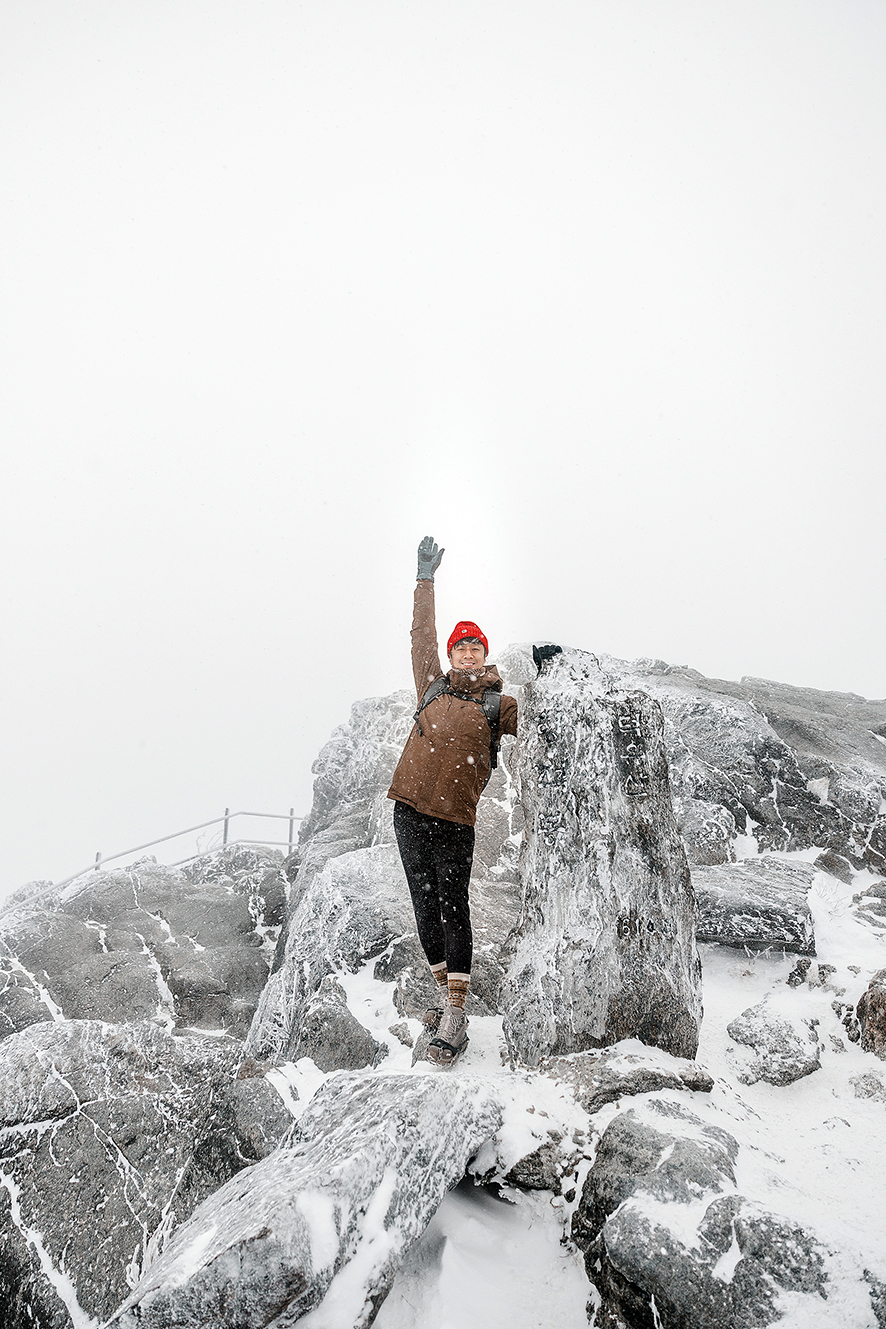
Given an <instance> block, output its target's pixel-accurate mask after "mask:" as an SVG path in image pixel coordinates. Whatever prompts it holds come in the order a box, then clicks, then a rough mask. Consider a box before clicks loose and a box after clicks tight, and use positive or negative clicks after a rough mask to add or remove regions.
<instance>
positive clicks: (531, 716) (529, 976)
mask: <svg viewBox="0 0 886 1329" xmlns="http://www.w3.org/2000/svg"><path fill="white" fill-rule="evenodd" d="M662 728H663V726H662V717H661V711H660V709H659V707H658V706H657V705H656V703H655V702H653V701H652V700H651V699H650V698H649V697H647V696H645V695H644V694H643V693H638V692H634V693H629V692H622V691H620V690H613V689H611V688H610V687H609V686H608V681H607V680H606V678H605V677H604V676H603V675H602V674H601V673H600V670H599V668H598V666H597V662H596V660H595V658H594V657H593V656H589V655H586V654H584V653H583V652H578V651H569V652H565V653H563V654H561V655H558V656H556V657H555V659H553V660H552V661H551V662H550V663H549V664H547V665H546V666H545V668H544V671H543V672H542V673H541V675H540V676H539V677H538V679H537V680H536V681H535V682H530V683H529V684H528V685H527V686H526V688H525V690H524V704H523V712H522V716H521V722H520V733H521V737H520V743H519V746H518V771H519V781H520V794H521V800H522V804H523V810H524V814H525V819H526V824H525V829H524V833H523V836H524V839H523V851H522V855H521V875H522V880H523V896H524V907H523V916H522V918H521V921H520V923H519V925H518V927H517V928H516V930H515V933H514V936H513V938H512V939H511V942H510V943H509V948H510V951H511V955H512V958H511V960H510V964H509V967H508V973H507V977H506V980H505V985H504V990H503V995H502V1002H503V1006H504V1012H505V1026H504V1027H505V1036H506V1038H507V1041H508V1045H509V1047H510V1049H511V1052H512V1054H513V1055H514V1056H516V1057H517V1058H519V1059H520V1060H521V1061H523V1062H525V1063H527V1064H528V1065H537V1064H538V1062H539V1061H540V1060H541V1059H542V1058H543V1057H547V1056H552V1055H558V1054H563V1053H570V1052H578V1051H583V1050H586V1049H588V1048H592V1047H600V1046H603V1045H606V1044H610V1043H615V1042H618V1041H619V1040H620V1039H623V1038H639V1039H641V1040H642V1041H643V1042H644V1043H648V1044H651V1045H654V1046H658V1047H662V1048H664V1049H665V1050H666V1051H668V1052H671V1053H673V1054H674V1055H677V1056H688V1057H692V1056H694V1054H695V1050H696V1048H697V1046H698V1031H699V1025H700V1021H701V964H700V962H699V959H698V954H697V951H696V947H695V925H696V905H695V897H694V895H693V892H692V883H691V880H690V876H689V869H688V866H687V862H686V855H685V852H684V849H683V844H682V842H681V840H680V836H679V833H678V831H677V825H676V822H675V819H674V813H673V808H672V806H671V798H670V789H669V785H668V770H667V758H666V754H665V749H664V743H663V736H662Z"/></svg>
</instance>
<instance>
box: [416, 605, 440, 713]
mask: <svg viewBox="0 0 886 1329" xmlns="http://www.w3.org/2000/svg"><path fill="white" fill-rule="evenodd" d="M412 673H413V676H414V678H415V691H416V693H417V696H418V700H419V701H421V699H422V697H423V696H424V695H425V692H426V691H427V688H428V684H429V683H433V681H434V679H435V678H439V677H440V675H441V674H442V673H443V670H442V669H441V668H440V650H439V647H438V646H437V624H436V620H435V615H434V583H433V582H432V581H417V582H416V583H415V601H414V605H413V610H412Z"/></svg>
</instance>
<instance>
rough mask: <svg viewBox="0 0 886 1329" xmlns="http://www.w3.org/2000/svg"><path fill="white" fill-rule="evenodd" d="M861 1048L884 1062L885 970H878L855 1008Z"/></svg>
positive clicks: (885, 1031)
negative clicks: (859, 1029)
mask: <svg viewBox="0 0 886 1329" xmlns="http://www.w3.org/2000/svg"><path fill="white" fill-rule="evenodd" d="M855 1014H856V1016H857V1017H858V1023H859V1025H860V1028H861V1039H860V1042H861V1046H862V1047H863V1048H864V1050H865V1052H873V1053H874V1055H875V1056H877V1057H879V1058H880V1060H881V1061H886V969H879V970H878V971H877V972H876V973H875V974H874V976H873V978H872V979H871V981H870V983H869V984H868V987H867V990H866V991H865V992H864V993H863V994H862V996H861V998H860V1000H859V1002H858V1005H857V1006H856V1008H855Z"/></svg>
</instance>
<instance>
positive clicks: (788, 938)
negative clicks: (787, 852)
mask: <svg viewBox="0 0 886 1329" xmlns="http://www.w3.org/2000/svg"><path fill="white" fill-rule="evenodd" d="M815 877H816V870H815V867H814V866H813V865H812V864H811V863H804V862H792V863H788V862H785V860H784V859H779V858H775V857H773V856H772V855H769V854H762V855H761V856H760V857H759V858H745V859H741V860H740V861H739V862H737V863H724V864H721V865H718V866H714V867H694V868H693V869H692V885H693V886H694V888H695V897H696V899H697V900H698V931H697V934H696V935H697V938H698V940H699V941H707V942H719V944H720V945H721V946H735V947H738V948H742V949H743V948H744V947H747V949H748V950H753V951H764V950H769V949H770V948H771V949H774V950H780V951H792V952H793V953H795V954H797V955H814V954H815V928H814V924H813V919H812V910H811V909H810V908H809V900H808V897H809V890H810V888H811V886H812V884H813V882H814V881H815Z"/></svg>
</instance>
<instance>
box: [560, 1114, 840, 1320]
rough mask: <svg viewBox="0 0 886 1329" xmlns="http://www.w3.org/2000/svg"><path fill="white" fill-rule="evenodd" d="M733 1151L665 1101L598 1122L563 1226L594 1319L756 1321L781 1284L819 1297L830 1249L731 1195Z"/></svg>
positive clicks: (771, 1309) (771, 1305)
mask: <svg viewBox="0 0 886 1329" xmlns="http://www.w3.org/2000/svg"><path fill="white" fill-rule="evenodd" d="M737 1154H738V1146H737V1144H736V1141H735V1140H734V1139H733V1138H732V1136H730V1135H729V1134H728V1133H727V1132H726V1131H722V1130H720V1129H718V1128H717V1127H714V1126H709V1125H707V1124H706V1123H704V1122H703V1121H701V1120H700V1119H699V1118H698V1117H696V1116H695V1115H694V1114H693V1113H691V1112H689V1111H688V1110H687V1109H684V1108H681V1107H680V1106H678V1105H677V1104H674V1103H667V1102H657V1101H656V1100H652V1101H651V1102H650V1103H648V1104H647V1105H646V1107H645V1108H644V1109H643V1111H642V1112H639V1111H637V1110H636V1109H631V1110H630V1111H628V1112H625V1113H623V1114H622V1115H621V1116H619V1117H616V1118H615V1120H614V1121H613V1122H612V1123H611V1124H610V1126H609V1127H608V1128H607V1129H606V1131H605V1132H604V1134H603V1138H602V1139H601V1141H600V1145H599V1148H598V1150H597V1155H596V1160H595V1162H594V1165H593V1167H592V1169H591V1171H590V1173H589V1175H588V1178H587V1181H586V1183H585V1186H584V1189H583V1192H582V1197H581V1200H580V1203H579V1205H578V1207H577V1209H576V1212H575V1215H574V1219H573V1229H572V1231H573V1238H574V1240H575V1241H576V1243H577V1244H578V1245H579V1247H580V1248H581V1249H582V1250H583V1251H584V1252H585V1264H586V1268H587V1271H588V1277H589V1278H590V1279H591V1282H592V1283H593V1284H594V1285H595V1286H596V1288H597V1290H598V1292H599V1294H600V1297H601V1300H602V1306H601V1308H600V1311H599V1313H598V1316H597V1320H596V1323H597V1324H598V1325H600V1326H601V1329H602V1327H605V1329H616V1326H624V1327H626V1329H651V1326H652V1325H653V1324H659V1325H662V1326H666V1327H667V1329H752V1327H753V1329H760V1326H764V1325H768V1324H772V1323H774V1322H776V1321H777V1320H779V1319H780V1318H781V1315H782V1308H781V1307H780V1306H779V1296H780V1294H781V1293H782V1292H790V1293H793V1294H795V1296H797V1297H803V1296H806V1297H809V1298H811V1299H812V1302H811V1305H812V1306H817V1305H818V1304H819V1299H820V1298H825V1297H826V1296H827V1291H828V1277H827V1273H826V1258H827V1257H828V1255H829V1254H830V1252H828V1251H827V1250H826V1249H825V1248H824V1247H823V1246H821V1244H820V1243H819V1242H818V1241H817V1240H816V1239H815V1238H814V1237H813V1236H812V1235H811V1234H810V1233H808V1232H807V1231H805V1230H804V1229H803V1228H802V1227H800V1226H799V1225H798V1224H796V1223H792V1222H790V1221H789V1220H787V1219H784V1218H781V1217H780V1216H778V1215H775V1214H772V1213H768V1212H767V1211H766V1210H764V1209H762V1208H760V1207H759V1206H757V1205H754V1204H752V1203H750V1202H749V1201H748V1200H746V1199H745V1198H744V1197H742V1196H741V1195H738V1194H736V1193H735V1172H734V1168H735V1161H736V1158H737ZM653 1302H654V1306H655V1311H654V1312H653V1311H652V1310H651V1306H652V1304H653ZM795 1304H796V1303H795Z"/></svg>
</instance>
